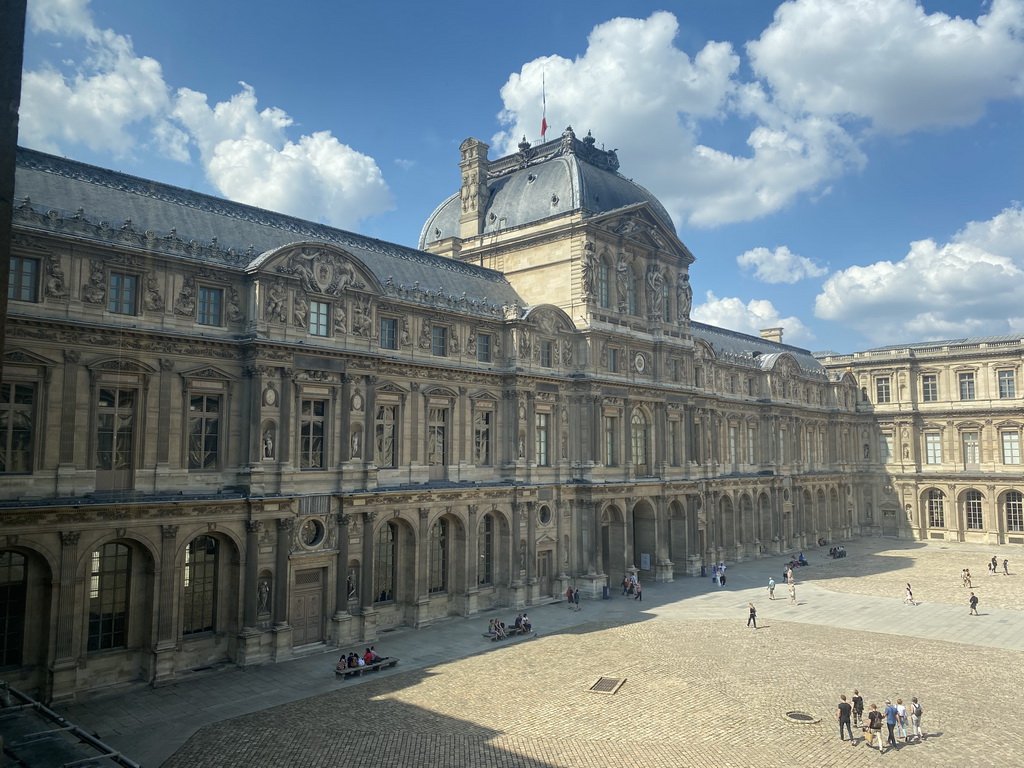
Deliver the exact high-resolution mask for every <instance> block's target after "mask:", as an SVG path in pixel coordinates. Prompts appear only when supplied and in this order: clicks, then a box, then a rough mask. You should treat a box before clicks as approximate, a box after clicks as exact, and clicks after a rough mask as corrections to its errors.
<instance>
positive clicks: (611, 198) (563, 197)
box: [419, 127, 675, 248]
mask: <svg viewBox="0 0 1024 768" xmlns="http://www.w3.org/2000/svg"><path fill="white" fill-rule="evenodd" d="M618 168H619V159H618V156H617V155H616V154H615V150H614V149H612V150H603V149H597V148H596V147H595V146H594V138H593V137H592V136H591V135H590V134H589V133H588V134H587V136H586V137H585V138H584V139H582V140H580V139H577V138H576V134H575V133H574V132H573V130H572V128H571V127H570V128H567V129H566V130H565V132H564V133H563V134H562V136H561V138H559V139H555V140H554V141H549V142H546V143H544V144H541V145H539V146H537V147H531V146H530V145H529V144H527V143H525V142H524V143H523V144H521V145H520V151H519V152H516V153H515V154H512V155H508V156H507V157H503V158H500V159H498V160H494V161H492V162H490V163H488V164H487V188H488V190H489V192H490V199H489V201H488V203H487V209H486V211H485V212H484V232H485V233H486V232H496V231H499V230H504V229H509V228H512V227H519V226H523V225H525V224H532V223H535V222H538V221H542V220H544V219H549V218H552V217H554V216H561V215H563V214H565V213H569V212H572V211H580V212H582V213H583V215H584V217H585V218H590V217H592V216H596V215H598V214H602V213H607V212H609V211H614V210H617V209H620V208H625V207H627V206H630V205H633V204H636V203H646V204H648V205H649V206H650V207H651V210H652V211H653V212H654V214H655V215H656V216H657V217H658V218H659V219H660V220H661V221H662V222H663V223H664V225H665V226H666V227H667V228H668V230H669V231H670V232H675V227H674V225H673V224H672V217H671V216H669V214H668V211H667V210H665V206H663V205H662V204H661V202H660V201H659V200H658V199H657V198H656V197H655V196H654V195H652V194H651V193H650V192H648V191H647V190H646V189H644V188H643V187H642V186H640V185H639V184H637V183H636V182H635V181H633V180H632V179H628V178H626V177H625V176H623V175H622V174H620V173H618ZM460 202H461V201H460V194H459V193H458V192H457V193H455V194H454V195H452V196H451V197H449V198H448V199H447V200H445V201H444V202H443V203H441V205H439V206H438V207H437V209H436V210H435V211H434V212H433V213H432V214H431V215H430V218H428V219H427V221H426V223H425V224H424V225H423V230H422V231H421V233H420V241H419V245H420V248H425V247H426V246H427V244H429V243H433V242H436V241H438V240H444V239H446V238H449V237H458V235H459V217H460V215H461V205H460Z"/></svg>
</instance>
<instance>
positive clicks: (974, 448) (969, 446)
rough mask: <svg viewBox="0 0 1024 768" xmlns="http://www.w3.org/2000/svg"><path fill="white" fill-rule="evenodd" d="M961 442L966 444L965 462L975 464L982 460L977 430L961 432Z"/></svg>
mask: <svg viewBox="0 0 1024 768" xmlns="http://www.w3.org/2000/svg"><path fill="white" fill-rule="evenodd" d="M960 438H961V442H962V443H963V446H964V464H968V465H973V464H978V463H979V462H980V461H981V448H980V445H979V440H978V433H977V432H961V433H960Z"/></svg>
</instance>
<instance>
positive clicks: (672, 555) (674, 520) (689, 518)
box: [668, 499, 698, 573]
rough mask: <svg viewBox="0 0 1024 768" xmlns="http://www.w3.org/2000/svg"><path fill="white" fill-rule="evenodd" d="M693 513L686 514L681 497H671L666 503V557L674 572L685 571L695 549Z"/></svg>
mask: <svg viewBox="0 0 1024 768" xmlns="http://www.w3.org/2000/svg"><path fill="white" fill-rule="evenodd" d="M694 517H695V516H694V515H689V514H687V510H686V505H685V504H684V503H683V500H681V499H672V500H671V501H669V503H668V559H669V560H671V561H672V562H673V564H674V566H675V567H674V571H675V572H676V573H683V572H685V570H686V568H687V565H688V563H689V560H690V557H691V556H692V555H695V554H698V552H697V550H696V536H695V531H694V530H693V523H694V522H695V520H694Z"/></svg>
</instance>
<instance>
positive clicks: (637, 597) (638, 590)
mask: <svg viewBox="0 0 1024 768" xmlns="http://www.w3.org/2000/svg"><path fill="white" fill-rule="evenodd" d="M633 599H634V600H639V601H640V602H641V603H642V602H643V601H644V593H643V587H641V586H640V582H639V581H638V582H637V583H636V595H635V596H634V597H633Z"/></svg>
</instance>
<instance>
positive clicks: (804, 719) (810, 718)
mask: <svg viewBox="0 0 1024 768" xmlns="http://www.w3.org/2000/svg"><path fill="white" fill-rule="evenodd" d="M782 717H783V718H784V719H785V720H788V721H789V722H791V723H796V724H798V725H813V724H814V723H820V722H821V718H820V717H815V716H814V715H811V714H808V713H807V712H800V711H798V710H792V711H789V712H786V713H784V714H783V715H782Z"/></svg>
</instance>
